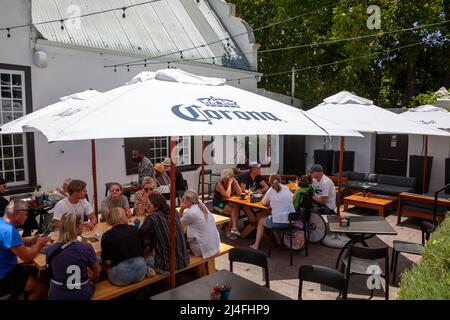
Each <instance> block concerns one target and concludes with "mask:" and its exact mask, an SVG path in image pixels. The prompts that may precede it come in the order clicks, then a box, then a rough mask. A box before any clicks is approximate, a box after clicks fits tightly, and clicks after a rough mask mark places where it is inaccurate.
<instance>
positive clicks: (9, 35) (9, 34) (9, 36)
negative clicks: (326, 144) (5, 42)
mask: <svg viewBox="0 0 450 320" xmlns="http://www.w3.org/2000/svg"><path fill="white" fill-rule="evenodd" d="M6 31H8V34H7V35H6V37H7V38H11V30H10V29H9V28H6Z"/></svg>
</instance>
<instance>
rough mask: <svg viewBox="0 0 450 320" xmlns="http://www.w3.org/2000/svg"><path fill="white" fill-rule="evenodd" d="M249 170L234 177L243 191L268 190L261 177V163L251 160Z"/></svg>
mask: <svg viewBox="0 0 450 320" xmlns="http://www.w3.org/2000/svg"><path fill="white" fill-rule="evenodd" d="M249 166H250V170H249V172H247V173H243V174H241V175H239V176H237V177H236V180H237V181H238V182H239V184H240V187H241V189H242V191H243V192H246V193H249V192H250V191H252V192H261V193H265V192H266V191H267V190H269V186H268V185H267V183H266V182H265V181H264V179H263V178H262V177H261V168H260V167H261V164H259V163H258V162H252V163H250V164H249Z"/></svg>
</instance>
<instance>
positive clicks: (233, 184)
mask: <svg viewBox="0 0 450 320" xmlns="http://www.w3.org/2000/svg"><path fill="white" fill-rule="evenodd" d="M221 178H222V180H220V181H219V182H218V183H217V184H216V188H215V190H214V196H213V206H214V209H215V210H217V212H220V213H222V214H225V215H227V216H231V221H230V223H229V225H228V229H229V232H228V233H227V237H228V238H229V239H231V240H236V239H237V237H238V236H239V235H240V233H239V230H238V227H237V221H238V219H239V207H238V206H235V205H233V204H231V203H228V201H227V200H225V198H229V197H231V196H232V195H240V194H241V193H242V189H241V187H240V186H239V183H238V182H237V180H236V179H235V178H234V171H233V169H225V170H223V171H222V174H221ZM230 228H231V230H230Z"/></svg>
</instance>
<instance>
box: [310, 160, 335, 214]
mask: <svg viewBox="0 0 450 320" xmlns="http://www.w3.org/2000/svg"><path fill="white" fill-rule="evenodd" d="M310 172H311V176H312V178H313V179H315V181H317V183H316V185H317V189H319V193H318V194H317V195H315V196H314V197H313V200H314V202H316V203H317V204H318V205H319V212H320V213H322V214H334V213H335V212H334V209H336V189H335V187H334V183H333V181H331V179H330V178H328V177H327V176H326V175H325V174H324V173H323V168H322V166H321V165H320V164H314V165H312V166H311V170H310Z"/></svg>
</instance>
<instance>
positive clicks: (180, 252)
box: [140, 212, 189, 271]
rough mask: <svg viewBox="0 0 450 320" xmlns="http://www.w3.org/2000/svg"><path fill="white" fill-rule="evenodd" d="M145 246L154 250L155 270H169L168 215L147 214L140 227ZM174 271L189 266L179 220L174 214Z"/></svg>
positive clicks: (160, 213)
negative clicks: (148, 245)
mask: <svg viewBox="0 0 450 320" xmlns="http://www.w3.org/2000/svg"><path fill="white" fill-rule="evenodd" d="M140 229H141V231H142V234H143V235H144V240H145V243H146V244H150V245H151V246H152V247H153V248H155V268H157V269H161V270H164V271H169V270H170V215H169V214H165V213H162V212H154V213H151V214H149V215H148V216H147V217H146V218H145V220H144V223H143V224H142V226H141V228H140ZM175 245H176V247H175V270H179V269H183V268H186V267H187V266H188V265H189V255H188V252H187V249H186V241H185V238H184V233H183V229H182V227H181V222H180V218H179V217H178V215H177V214H175Z"/></svg>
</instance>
